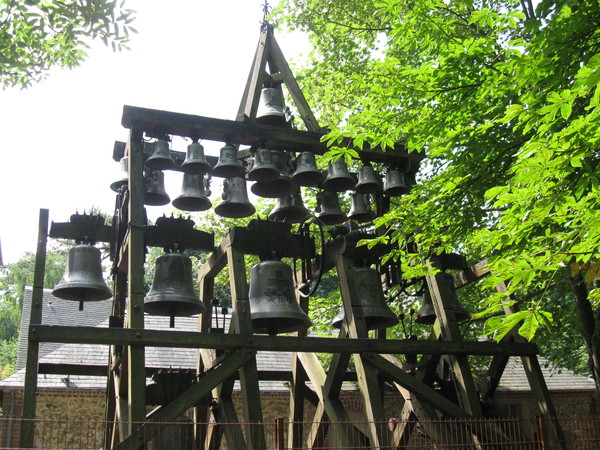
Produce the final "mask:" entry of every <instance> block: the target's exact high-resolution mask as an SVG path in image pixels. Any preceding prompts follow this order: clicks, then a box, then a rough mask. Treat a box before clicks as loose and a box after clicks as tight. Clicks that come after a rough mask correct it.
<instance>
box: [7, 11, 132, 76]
mask: <svg viewBox="0 0 600 450" xmlns="http://www.w3.org/2000/svg"><path fill="white" fill-rule="evenodd" d="M124 3H125V2H124V0H123V1H121V3H120V5H119V6H117V1H116V0H114V1H111V0H85V1H82V0H62V1H51V0H27V1H24V0H2V1H0V55H2V56H0V84H1V85H2V86H3V87H4V88H6V87H9V86H20V87H23V88H25V87H28V86H30V85H31V84H33V83H35V82H38V81H40V80H41V79H43V78H44V77H45V76H46V74H47V71H48V70H49V69H50V68H51V67H53V66H61V67H68V68H72V67H75V66H77V65H79V64H80V63H81V61H83V59H84V58H85V56H86V53H85V49H86V48H88V43H89V41H91V40H92V39H98V38H99V39H101V40H102V41H103V42H104V43H105V44H106V45H111V46H112V48H113V50H121V49H124V48H127V42H128V40H129V33H130V32H135V29H134V28H133V27H132V26H131V25H130V24H131V22H132V21H133V20H134V12H133V11H132V10H130V9H125V8H124Z"/></svg>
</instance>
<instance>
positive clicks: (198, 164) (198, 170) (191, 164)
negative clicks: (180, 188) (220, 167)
mask: <svg viewBox="0 0 600 450" xmlns="http://www.w3.org/2000/svg"><path fill="white" fill-rule="evenodd" d="M181 170H183V171H184V172H185V173H189V174H194V175H204V174H206V173H208V172H210V170H211V167H210V164H209V163H208V161H207V160H206V157H205V156H204V147H202V145H200V144H199V143H198V142H192V143H191V144H190V145H188V147H187V153H186V155H185V161H183V163H181Z"/></svg>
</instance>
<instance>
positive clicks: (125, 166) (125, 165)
mask: <svg viewBox="0 0 600 450" xmlns="http://www.w3.org/2000/svg"><path fill="white" fill-rule="evenodd" d="M127 183H129V156H123V157H122V158H121V161H119V173H118V174H117V179H116V180H115V181H113V182H112V183H111V184H110V188H111V189H112V190H113V191H115V192H117V191H118V190H119V189H120V188H121V186H126V185H127Z"/></svg>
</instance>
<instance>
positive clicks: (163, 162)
mask: <svg viewBox="0 0 600 450" xmlns="http://www.w3.org/2000/svg"><path fill="white" fill-rule="evenodd" d="M146 165H147V166H148V167H149V168H150V169H153V170H168V169H174V168H175V161H173V158H171V151H170V150H169V143H168V142H167V141H165V140H164V139H159V140H157V141H156V142H155V143H154V144H153V145H152V154H150V156H148V159H147V160H146Z"/></svg>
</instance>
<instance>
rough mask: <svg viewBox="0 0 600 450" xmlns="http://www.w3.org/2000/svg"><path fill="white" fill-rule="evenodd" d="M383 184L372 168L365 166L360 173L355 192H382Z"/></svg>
mask: <svg viewBox="0 0 600 450" xmlns="http://www.w3.org/2000/svg"><path fill="white" fill-rule="evenodd" d="M382 188H383V184H382V183H381V180H380V179H379V175H377V172H375V169H373V167H372V166H363V167H361V168H360V170H359V171H358V183H356V186H355V188H354V190H355V191H356V192H360V193H361V194H374V193H375V192H379V191H381V189H382Z"/></svg>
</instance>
